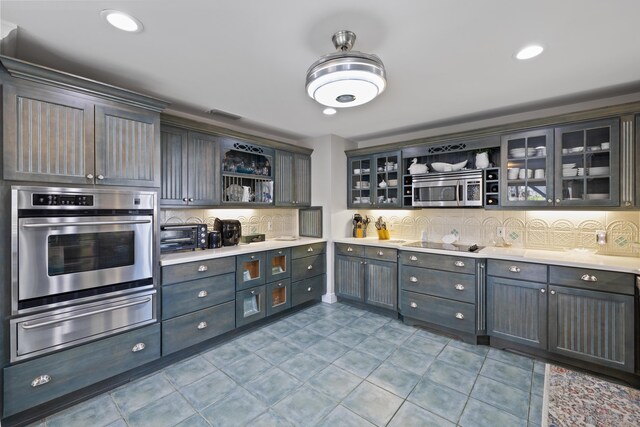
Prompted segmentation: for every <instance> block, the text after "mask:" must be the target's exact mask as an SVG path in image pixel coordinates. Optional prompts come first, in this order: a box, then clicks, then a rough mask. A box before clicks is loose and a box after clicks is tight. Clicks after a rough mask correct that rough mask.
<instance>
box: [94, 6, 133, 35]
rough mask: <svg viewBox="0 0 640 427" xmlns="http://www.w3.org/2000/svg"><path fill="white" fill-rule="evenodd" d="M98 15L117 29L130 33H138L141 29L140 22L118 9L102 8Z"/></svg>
mask: <svg viewBox="0 0 640 427" xmlns="http://www.w3.org/2000/svg"><path fill="white" fill-rule="evenodd" d="M100 16H102V17H103V18H104V19H106V20H107V22H108V23H109V24H111V25H113V26H114V27H116V28H117V29H119V30H122V31H128V32H130V33H139V32H140V31H142V22H140V21H139V20H138V19H136V18H134V17H133V16H131V15H129V14H126V13H124V12H120V11H119V10H103V11H102V12H100Z"/></svg>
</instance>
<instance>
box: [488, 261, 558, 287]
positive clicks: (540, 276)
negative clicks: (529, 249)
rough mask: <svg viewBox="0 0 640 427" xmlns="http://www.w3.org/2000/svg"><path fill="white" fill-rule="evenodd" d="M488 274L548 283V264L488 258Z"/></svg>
mask: <svg viewBox="0 0 640 427" xmlns="http://www.w3.org/2000/svg"><path fill="white" fill-rule="evenodd" d="M487 274H488V275H489V276H497V277H506V278H508V279H515V280H526V281H528V282H540V283H547V266H546V265H545V264H532V263H529V262H520V261H502V260H493V259H490V260H487Z"/></svg>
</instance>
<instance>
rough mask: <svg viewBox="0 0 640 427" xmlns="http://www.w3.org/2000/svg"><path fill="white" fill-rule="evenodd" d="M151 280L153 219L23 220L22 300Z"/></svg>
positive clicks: (20, 238)
mask: <svg viewBox="0 0 640 427" xmlns="http://www.w3.org/2000/svg"><path fill="white" fill-rule="evenodd" d="M152 276H153V220H152V216H150V215H139V216H94V217H54V218H20V219H19V220H18V300H19V301H24V300H28V299H33V298H41V297H46V296H51V295H57V294H62V293H65V292H74V291H80V290H84V289H91V288H98V287H101V286H107V285H115V284H119V283H128V282H135V281H138V280H143V279H148V278H151V277H152Z"/></svg>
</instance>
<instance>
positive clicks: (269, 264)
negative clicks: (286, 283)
mask: <svg viewBox="0 0 640 427" xmlns="http://www.w3.org/2000/svg"><path fill="white" fill-rule="evenodd" d="M265 262H266V264H265V267H266V274H267V279H266V280H267V282H273V281H275V280H282V279H287V278H289V277H290V276H291V248H282V249H274V250H271V251H267V253H266V261H265Z"/></svg>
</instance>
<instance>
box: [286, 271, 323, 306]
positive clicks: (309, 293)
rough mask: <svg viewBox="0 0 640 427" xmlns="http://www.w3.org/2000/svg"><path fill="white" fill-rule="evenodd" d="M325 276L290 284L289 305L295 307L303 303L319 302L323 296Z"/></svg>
mask: <svg viewBox="0 0 640 427" xmlns="http://www.w3.org/2000/svg"><path fill="white" fill-rule="evenodd" d="M326 281H327V275H326V274H322V275H320V276H316V277H312V278H311V279H307V280H302V281H300V282H294V283H292V284H291V304H292V305H293V306H296V305H298V304H302V303H303V302H307V301H311V300H315V299H317V300H319V299H321V298H322V295H323V294H324V289H325V285H326Z"/></svg>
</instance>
